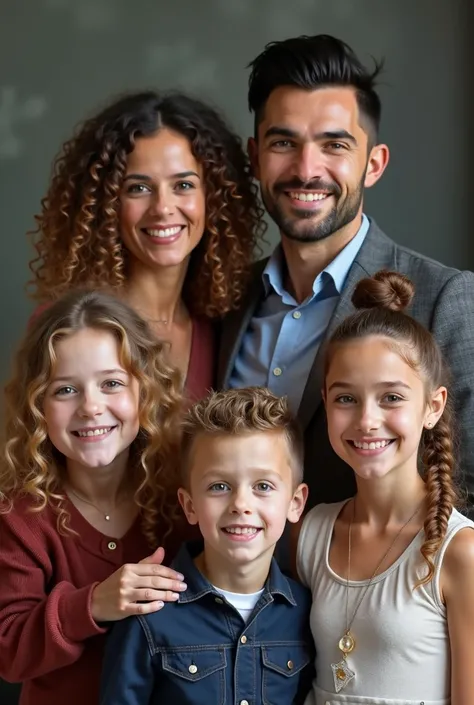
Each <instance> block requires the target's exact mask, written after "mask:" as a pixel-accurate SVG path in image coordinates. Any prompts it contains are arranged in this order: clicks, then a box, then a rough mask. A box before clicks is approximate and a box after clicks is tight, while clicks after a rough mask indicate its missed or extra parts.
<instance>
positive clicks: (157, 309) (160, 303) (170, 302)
mask: <svg viewBox="0 0 474 705" xmlns="http://www.w3.org/2000/svg"><path fill="white" fill-rule="evenodd" d="M187 268H188V260H186V262H183V263H182V264H180V265H177V266H175V267H163V268H161V269H160V270H159V271H157V269H156V268H155V269H150V268H149V267H145V266H144V265H142V264H141V263H140V262H137V261H134V262H133V263H132V264H131V270H130V277H129V280H128V282H127V286H126V291H125V297H126V300H127V302H128V303H129V304H130V305H131V306H132V307H133V308H134V309H135V310H136V311H137V313H139V314H140V315H141V316H142V317H143V318H145V319H146V320H148V321H149V322H150V323H165V325H171V324H172V323H174V322H176V323H178V322H182V320H184V319H185V318H186V317H187V312H186V307H185V305H184V303H183V300H182V298H181V294H182V290H183V284H184V280H185V277H186V272H187Z"/></svg>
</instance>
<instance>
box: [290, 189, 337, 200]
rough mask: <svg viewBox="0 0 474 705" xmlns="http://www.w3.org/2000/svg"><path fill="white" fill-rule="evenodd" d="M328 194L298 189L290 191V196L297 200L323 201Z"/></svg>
mask: <svg viewBox="0 0 474 705" xmlns="http://www.w3.org/2000/svg"><path fill="white" fill-rule="evenodd" d="M328 196H329V194H328V193H299V192H298V191H290V197H291V198H296V200H297V201H323V200H324V199H325V198H327V197H328Z"/></svg>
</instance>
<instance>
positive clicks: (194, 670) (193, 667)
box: [188, 663, 198, 676]
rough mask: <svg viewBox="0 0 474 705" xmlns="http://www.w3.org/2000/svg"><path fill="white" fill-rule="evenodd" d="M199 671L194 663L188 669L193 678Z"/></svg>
mask: <svg viewBox="0 0 474 705" xmlns="http://www.w3.org/2000/svg"><path fill="white" fill-rule="evenodd" d="M197 670H198V668H197V666H196V665H195V664H194V663H192V664H191V665H190V666H189V668H188V671H189V672H190V673H192V674H193V676H194V674H195V673H197Z"/></svg>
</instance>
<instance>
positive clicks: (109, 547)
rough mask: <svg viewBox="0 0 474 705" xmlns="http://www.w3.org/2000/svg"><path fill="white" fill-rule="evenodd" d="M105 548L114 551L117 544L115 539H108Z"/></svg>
mask: <svg viewBox="0 0 474 705" xmlns="http://www.w3.org/2000/svg"><path fill="white" fill-rule="evenodd" d="M107 548H108V549H109V550H110V551H115V549H116V548H117V544H116V543H115V541H109V543H108V544H107Z"/></svg>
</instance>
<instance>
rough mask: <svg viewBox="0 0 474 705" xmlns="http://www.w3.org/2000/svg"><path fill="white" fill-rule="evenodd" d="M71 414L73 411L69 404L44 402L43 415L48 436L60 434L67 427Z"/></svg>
mask: <svg viewBox="0 0 474 705" xmlns="http://www.w3.org/2000/svg"><path fill="white" fill-rule="evenodd" d="M73 413H74V411H73V410H72V408H71V405H70V404H67V403H66V404H64V403H62V404H57V403H54V402H51V401H49V402H46V403H45V405H44V407H43V414H44V418H45V421H46V428H47V431H48V435H55V434H57V433H60V432H61V431H62V430H63V429H64V428H65V427H66V426H67V425H68V423H69V420H70V418H71V416H72V415H73Z"/></svg>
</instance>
